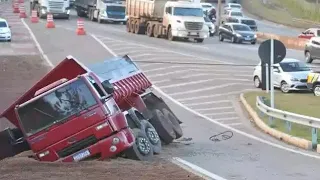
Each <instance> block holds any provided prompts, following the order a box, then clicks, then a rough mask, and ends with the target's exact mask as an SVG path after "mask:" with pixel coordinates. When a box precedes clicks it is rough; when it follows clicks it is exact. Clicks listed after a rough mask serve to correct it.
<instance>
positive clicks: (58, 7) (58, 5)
mask: <svg viewBox="0 0 320 180" xmlns="http://www.w3.org/2000/svg"><path fill="white" fill-rule="evenodd" d="M63 4H64V3H63V2H57V1H49V10H50V12H51V13H63Z"/></svg>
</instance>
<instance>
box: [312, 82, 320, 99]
mask: <svg viewBox="0 0 320 180" xmlns="http://www.w3.org/2000/svg"><path fill="white" fill-rule="evenodd" d="M312 92H313V95H314V96H317V97H319V96H320V84H316V85H315V86H314V87H313V90H312Z"/></svg>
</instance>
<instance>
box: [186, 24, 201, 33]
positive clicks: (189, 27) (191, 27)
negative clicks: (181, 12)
mask: <svg viewBox="0 0 320 180" xmlns="http://www.w3.org/2000/svg"><path fill="white" fill-rule="evenodd" d="M184 25H185V27H186V29H187V30H197V31H199V30H201V29H202V26H203V23H202V22H184Z"/></svg>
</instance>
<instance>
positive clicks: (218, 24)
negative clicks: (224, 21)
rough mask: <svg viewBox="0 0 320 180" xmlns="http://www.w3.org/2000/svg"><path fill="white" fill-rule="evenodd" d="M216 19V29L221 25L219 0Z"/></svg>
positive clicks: (219, 1) (219, 0)
mask: <svg viewBox="0 0 320 180" xmlns="http://www.w3.org/2000/svg"><path fill="white" fill-rule="evenodd" d="M217 10H218V17H217V18H218V19H217V26H218V28H219V27H220V23H221V0H218V8H217Z"/></svg>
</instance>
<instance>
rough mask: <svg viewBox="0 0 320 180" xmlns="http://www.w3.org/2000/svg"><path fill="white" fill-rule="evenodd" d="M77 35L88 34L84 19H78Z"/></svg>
mask: <svg viewBox="0 0 320 180" xmlns="http://www.w3.org/2000/svg"><path fill="white" fill-rule="evenodd" d="M77 26H78V27H77V35H86V31H85V30H84V23H83V20H82V19H78V21H77Z"/></svg>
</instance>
